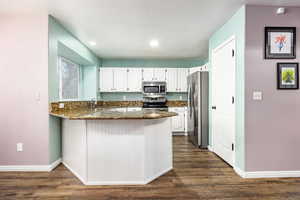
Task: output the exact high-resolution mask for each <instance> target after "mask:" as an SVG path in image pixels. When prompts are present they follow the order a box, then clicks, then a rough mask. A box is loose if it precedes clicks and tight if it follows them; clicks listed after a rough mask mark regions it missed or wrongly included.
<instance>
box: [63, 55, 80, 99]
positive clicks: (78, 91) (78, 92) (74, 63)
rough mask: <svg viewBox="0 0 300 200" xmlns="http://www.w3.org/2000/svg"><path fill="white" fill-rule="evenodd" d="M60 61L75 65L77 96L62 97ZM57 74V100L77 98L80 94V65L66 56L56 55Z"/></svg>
mask: <svg viewBox="0 0 300 200" xmlns="http://www.w3.org/2000/svg"><path fill="white" fill-rule="evenodd" d="M62 62H66V63H70V64H72V65H75V66H76V67H77V68H78V73H77V76H78V86H77V94H78V95H77V98H74V99H64V98H63V96H62V94H63V91H62V84H63V83H62V82H63V81H62V67H61V66H62ZM57 67H58V75H59V88H58V94H59V100H60V101H72V100H73V101H74V100H78V99H79V98H80V95H81V90H80V82H81V65H80V64H78V63H76V62H74V61H72V60H70V59H68V58H66V57H63V56H58V65H57Z"/></svg>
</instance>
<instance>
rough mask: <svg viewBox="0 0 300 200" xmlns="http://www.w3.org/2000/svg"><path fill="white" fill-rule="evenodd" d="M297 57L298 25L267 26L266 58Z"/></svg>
mask: <svg viewBox="0 0 300 200" xmlns="http://www.w3.org/2000/svg"><path fill="white" fill-rule="evenodd" d="M295 58H296V27H265V59H295Z"/></svg>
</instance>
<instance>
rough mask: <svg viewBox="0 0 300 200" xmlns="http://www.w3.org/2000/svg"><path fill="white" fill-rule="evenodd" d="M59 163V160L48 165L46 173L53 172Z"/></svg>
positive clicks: (60, 160)
mask: <svg viewBox="0 0 300 200" xmlns="http://www.w3.org/2000/svg"><path fill="white" fill-rule="evenodd" d="M61 162H62V159H61V158H59V159H57V160H56V161H54V162H53V163H51V164H50V165H49V170H48V171H49V172H50V171H52V170H54V169H55V168H56V167H57V166H58V165H59V164H60V163H61Z"/></svg>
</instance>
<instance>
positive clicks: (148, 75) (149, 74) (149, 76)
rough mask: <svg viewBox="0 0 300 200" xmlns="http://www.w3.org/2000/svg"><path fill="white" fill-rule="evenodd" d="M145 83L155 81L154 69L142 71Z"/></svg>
mask: <svg viewBox="0 0 300 200" xmlns="http://www.w3.org/2000/svg"><path fill="white" fill-rule="evenodd" d="M142 76H143V79H142V80H143V81H154V69H153V68H143V69H142Z"/></svg>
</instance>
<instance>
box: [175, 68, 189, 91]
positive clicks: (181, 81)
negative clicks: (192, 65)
mask: <svg viewBox="0 0 300 200" xmlns="http://www.w3.org/2000/svg"><path fill="white" fill-rule="evenodd" d="M177 70H178V71H177V77H178V78H177V80H178V86H177V88H178V89H177V90H178V92H187V77H188V69H187V68H178V69H177Z"/></svg>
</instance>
